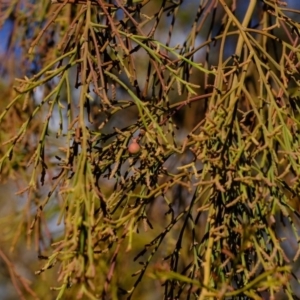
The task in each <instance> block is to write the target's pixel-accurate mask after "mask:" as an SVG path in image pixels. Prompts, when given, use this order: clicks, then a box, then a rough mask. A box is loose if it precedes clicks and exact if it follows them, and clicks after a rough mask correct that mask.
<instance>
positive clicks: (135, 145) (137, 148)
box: [128, 139, 141, 154]
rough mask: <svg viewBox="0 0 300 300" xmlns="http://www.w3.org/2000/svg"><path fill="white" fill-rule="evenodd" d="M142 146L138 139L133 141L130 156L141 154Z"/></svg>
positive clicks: (129, 147) (130, 146) (129, 148)
mask: <svg viewBox="0 0 300 300" xmlns="http://www.w3.org/2000/svg"><path fill="white" fill-rule="evenodd" d="M140 150H141V146H140V145H139V144H138V142H137V139H132V142H131V143H130V145H129V146H128V152H129V153H130V154H137V153H138V152H140Z"/></svg>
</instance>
